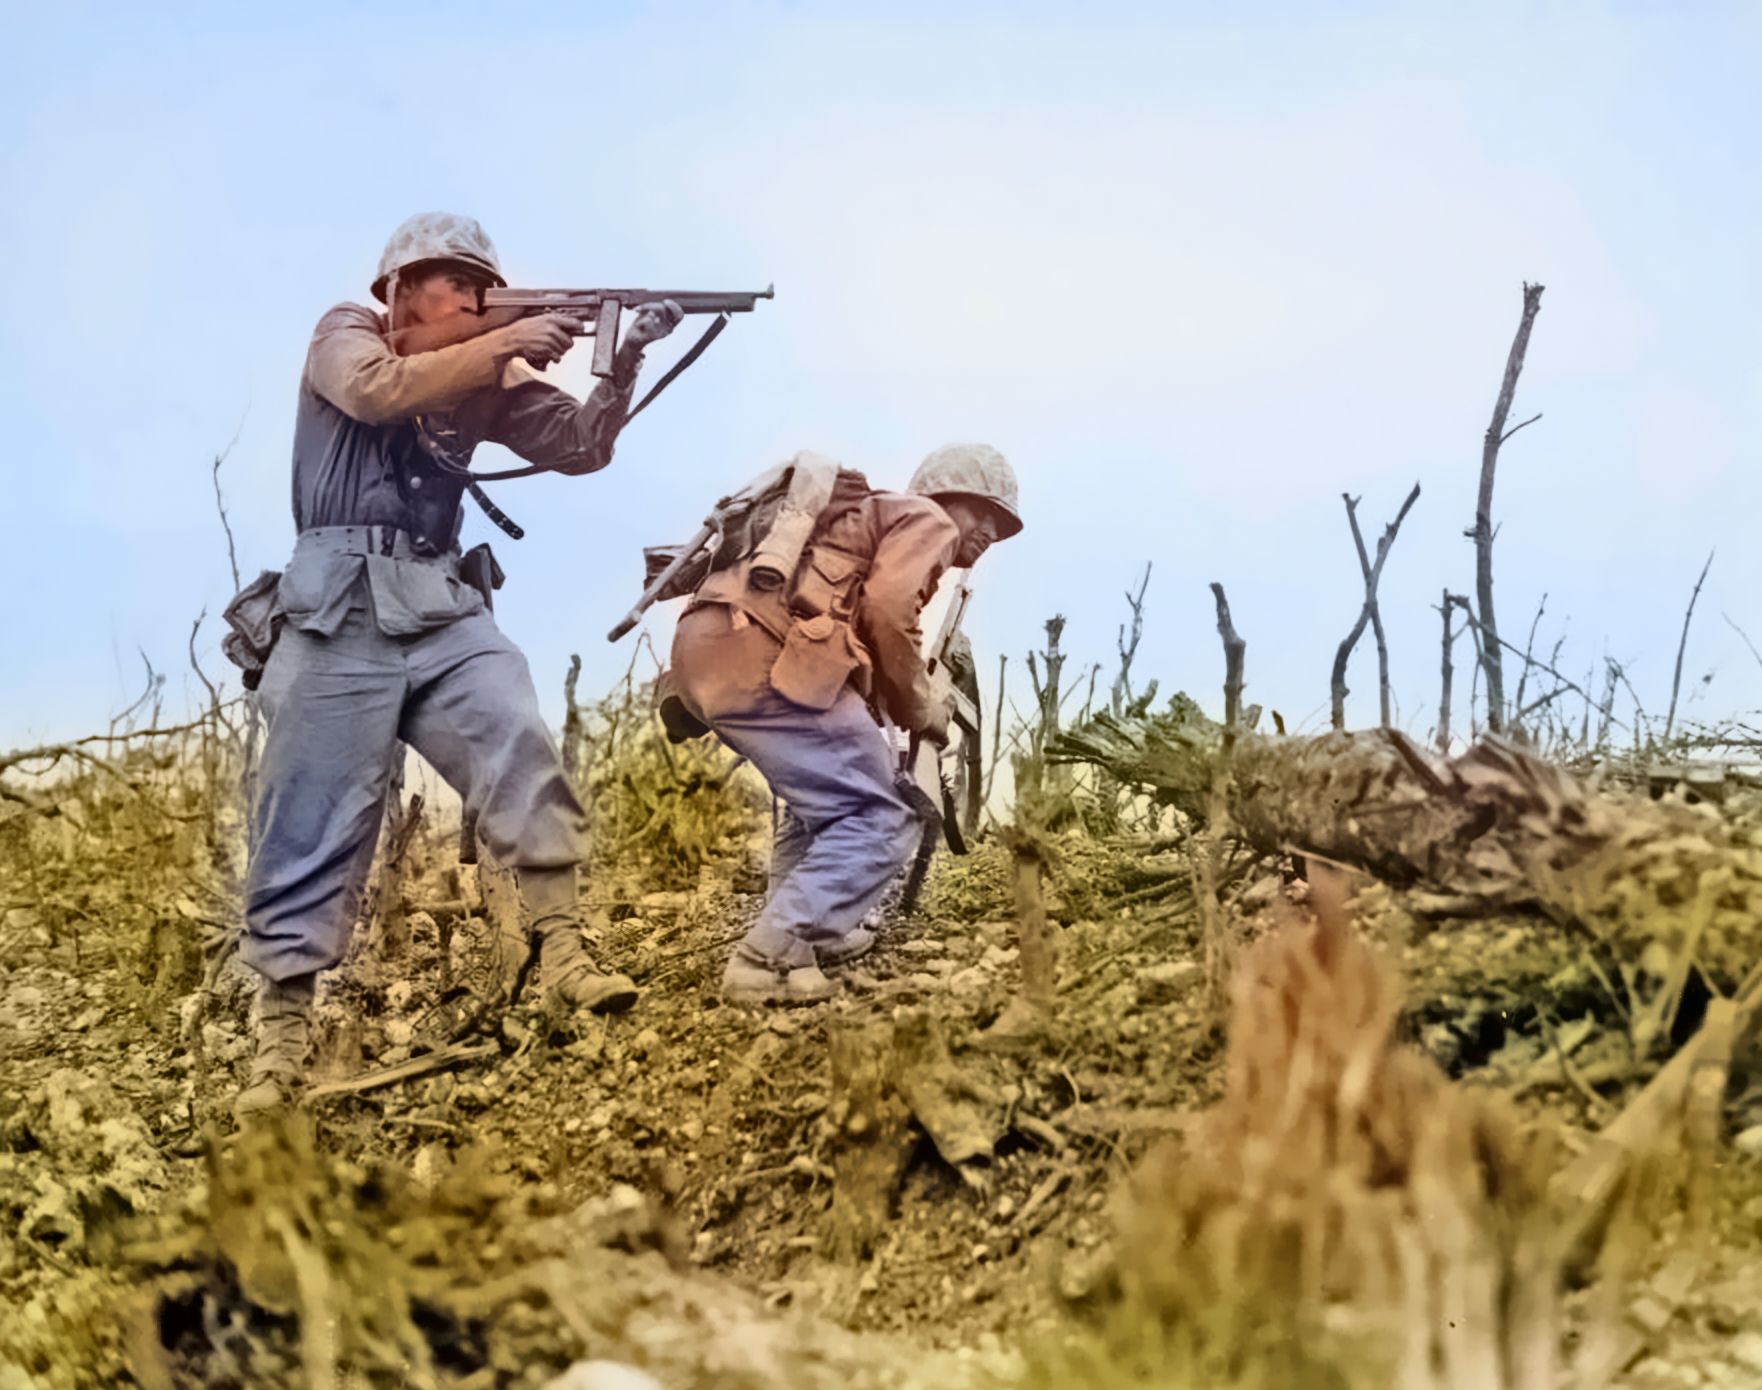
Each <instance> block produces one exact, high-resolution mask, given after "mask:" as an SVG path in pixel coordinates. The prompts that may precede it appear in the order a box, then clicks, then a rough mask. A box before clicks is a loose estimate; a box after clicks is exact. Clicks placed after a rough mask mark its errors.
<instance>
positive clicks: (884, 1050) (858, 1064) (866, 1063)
mask: <svg viewBox="0 0 1762 1390" xmlns="http://www.w3.org/2000/svg"><path fill="white" fill-rule="evenodd" d="M890 1034H891V1025H888V1024H869V1025H866V1026H857V1025H851V1024H835V1025H833V1026H832V1028H831V1029H830V1037H829V1039H828V1042H829V1045H830V1046H829V1051H830V1054H831V1063H832V1115H831V1118H832V1123H833V1127H834V1136H835V1137H834V1139H833V1146H832V1154H831V1159H832V1174H833V1178H832V1214H831V1229H830V1232H829V1234H830V1245H831V1251H832V1255H833V1257H834V1258H835V1259H841V1260H860V1259H863V1258H864V1257H866V1256H867V1255H868V1254H869V1252H870V1251H871V1250H872V1249H873V1248H874V1245H875V1241H876V1238H877V1237H878V1236H880V1234H881V1232H882V1231H883V1230H884V1229H886V1227H887V1223H888V1221H889V1220H890V1219H891V1217H892V1213H893V1196H894V1193H895V1191H896V1190H897V1189H898V1187H899V1181H900V1178H901V1177H902V1176H903V1175H904V1173H905V1166H906V1162H907V1160H908V1159H909V1158H910V1157H911V1151H912V1147H913V1145H914V1144H915V1143H916V1142H917V1136H916V1134H915V1133H914V1132H913V1130H912V1112H911V1108H910V1107H909V1106H908V1105H907V1104H906V1103H905V1100H904V1099H903V1098H902V1097H901V1096H900V1094H899V1092H898V1089H897V1087H896V1085H895V1083H896V1080H897V1074H896V1068H895V1065H894V1063H895V1059H894V1053H893V1048H892V1046H891V1045H890V1042H891V1040H890Z"/></svg>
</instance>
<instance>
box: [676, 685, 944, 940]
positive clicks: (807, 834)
mask: <svg viewBox="0 0 1762 1390" xmlns="http://www.w3.org/2000/svg"><path fill="white" fill-rule="evenodd" d="M709 723H710V726H711V727H712V728H713V729H714V730H715V731H716V733H717V735H718V736H719V737H720V738H721V739H722V741H723V742H724V743H726V744H727V745H728V746H729V747H730V748H732V749H734V751H735V752H737V753H739V754H741V755H742V756H743V757H745V758H746V759H747V760H748V761H749V762H750V763H752V765H753V766H754V767H756V768H757V769H758V770H759V771H760V772H761V773H763V774H764V777H765V780H766V781H767V782H769V783H770V784H771V790H772V791H773V792H775V793H776V794H777V795H778V796H779V797H780V798H781V799H782V800H783V801H784V802H785V803H786V806H785V809H784V811H783V814H782V816H781V817H780V818H779V820H778V825H777V835H776V839H775V842H774V843H773V845H772V848H771V894H770V897H769V898H768V899H767V900H766V903H765V906H764V909H763V911H761V912H760V914H759V917H758V920H757V921H755V922H754V923H753V926H752V929H751V930H750V931H749V932H748V933H747V935H746V938H745V940H744V941H743V943H742V944H743V946H744V947H745V949H746V951H747V952H748V953H749V954H751V955H754V956H758V957H760V958H762V959H764V960H767V961H769V962H772V963H774V964H777V965H806V964H811V963H812V961H813V955H812V948H813V947H814V946H815V945H822V944H825V943H827V942H830V941H836V940H837V939H838V938H839V937H841V936H843V935H844V934H845V933H846V932H848V931H850V930H851V928H853V927H855V926H856V925H857V924H858V923H860V922H861V921H862V920H863V918H864V917H866V916H867V915H868V914H869V912H870V911H871V910H872V909H873V908H874V906H875V905H876V904H877V903H878V902H880V901H881V897H882V895H883V894H884V893H885V892H886V891H887V887H888V885H889V884H890V883H891V882H892V881H893V878H894V875H895V874H897V873H898V872H899V871H900V869H901V868H903V867H904V865H905V863H906V861H907V860H908V859H910V858H911V856H912V853H913V851H914V850H915V849H916V848H917V843H918V831H919V822H918V820H917V817H916V816H914V815H913V814H912V811H911V808H910V807H908V806H907V805H906V803H905V801H904V799H903V798H902V797H901V796H900V795H899V793H898V792H897V791H896V790H895V789H894V785H893V758H892V755H891V753H890V752H889V749H888V744H887V739H886V736H885V735H884V734H883V733H882V732H881V730H880V729H879V728H878V727H877V726H876V724H875V721H874V719H873V718H872V717H871V716H870V714H869V711H868V707H867V706H866V705H865V704H864V703H863V700H862V697H861V696H859V695H858V694H857V693H856V692H855V691H854V690H851V689H848V688H847V689H846V690H845V691H844V693H843V694H841V695H840V696H839V697H838V701H837V703H836V704H834V705H833V706H832V708H831V709H829V710H824V711H819V710H808V709H803V708H802V707H801V706H799V705H792V704H790V703H789V701H787V700H785V699H784V698H783V697H782V696H780V695H777V694H776V693H774V692H771V693H769V694H768V695H766V696H762V697H760V698H759V699H758V700H756V701H755V702H754V704H753V705H752V706H751V707H750V708H748V709H745V710H742V711H740V712H739V713H730V712H723V713H721V714H718V715H716V716H715V717H714V718H713V719H711V720H710V721H709Z"/></svg>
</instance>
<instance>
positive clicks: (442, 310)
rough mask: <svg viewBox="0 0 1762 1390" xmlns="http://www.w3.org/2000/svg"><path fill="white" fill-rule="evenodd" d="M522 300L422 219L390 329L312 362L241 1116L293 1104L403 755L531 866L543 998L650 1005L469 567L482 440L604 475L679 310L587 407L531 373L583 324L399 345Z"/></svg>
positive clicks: (652, 319)
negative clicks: (256, 1004) (462, 540)
mask: <svg viewBox="0 0 1762 1390" xmlns="http://www.w3.org/2000/svg"><path fill="white" fill-rule="evenodd" d="M505 283H506V282H505V281H504V280H503V278H502V273H501V269H500V266H499V265H498V263H497V260H496V253H495V249H494V247H493V246H491V244H490V241H489V239H488V237H486V236H485V235H484V233H483V229H482V228H481V227H479V226H478V224H477V223H476V222H475V221H473V220H471V219H470V218H466V217H455V216H451V215H448V214H444V213H428V214H422V215H419V216H416V217H413V218H411V219H410V220H409V221H408V222H406V223H405V224H404V225H403V226H401V227H400V228H398V230H397V231H396V232H395V233H394V234H393V235H392V238H391V241H390V243H389V244H388V245H387V247H386V249H385V254H384V256H383V257H382V259H381V261H380V265H379V273H378V276H377V277H376V278H375V280H374V281H373V286H372V288H373V294H374V296H375V297H376V298H377V299H379V300H380V301H381V302H382V303H384V304H385V305H386V306H387V312H386V313H384V314H381V313H377V312H375V311H373V310H371V309H367V308H363V307H361V306H359V305H355V304H343V305H339V306H338V307H337V308H334V309H332V310H331V311H330V312H329V313H327V314H325V315H324V317H323V318H322V319H321V320H319V323H318V327H317V330H316V332H315V333H314V334H313V338H312V343H311V347H310V349H309V350H308V352H307V356H306V365H305V371H304V374H303V375H302V377H301V380H300V394H299V403H298V411H297V415H296V417H295V424H294V458H293V475H294V477H293V483H294V486H293V507H294V525H295V527H296V529H297V531H298V533H299V534H298V538H297V540H296V542H295V545H294V554H293V558H292V559H291V560H290V561H289V562H288V566H287V569H286V571H285V572H283V573H282V575H281V577H280V582H279V585H277V586H275V587H274V588H273V590H266V591H265V593H264V595H263V600H264V603H265V604H266V605H272V606H273V612H274V616H275V618H276V619H277V620H278V621H276V622H275V623H273V624H270V626H271V627H272V629H279V633H280V635H279V638H278V639H276V640H275V643H274V647H273V650H272V652H271V653H270V655H269V656H268V659H267V664H266V665H265V666H264V667H263V669H262V671H261V684H260V693H261V697H262V702H263V708H264V711H265V713H266V715H267V718H268V734H267V738H266V742H265V746H264V750H263V762H262V767H261V771H260V781H259V787H258V793H257V798H256V804H255V806H254V808H253V812H252V823H251V854H250V863H249V869H248V871H247V882H246V886H245V924H246V929H245V936H244V939H243V942H242V945H241V948H240V954H241V956H242V957H243V959H244V961H245V963H246V964H247V965H249V966H251V967H252V968H253V969H255V970H256V971H258V972H259V973H260V974H261V975H262V976H263V980H264V983H263V985H262V990H261V997H260V1008H259V1029H258V1041H257V1053H256V1058H255V1061H254V1063H253V1065H252V1069H251V1079H250V1082H249V1084H248V1086H247V1087H246V1088H245V1090H244V1091H243V1092H241V1094H240V1095H239V1097H238V1099H237V1101H236V1102H235V1105H234V1113H235V1115H236V1116H237V1117H238V1118H240V1119H241V1120H244V1119H247V1118H250V1117H251V1116H253V1115H256V1114H260V1113H262V1112H264V1111H268V1110H273V1109H278V1108H280V1107H282V1106H284V1105H286V1104H287V1103H288V1102H289V1100H290V1099H291V1098H292V1096H293V1094H294V1092H295V1091H296V1090H297V1089H298V1086H299V1084H300V1081H301V1077H302V1072H303V1067H304V1061H305V1054H306V1049H307V1044H308V1023H309V1019H310V1015H311V1010H312V999H313V985H314V981H315V979H316V976H317V972H319V971H320V970H324V969H326V968H328V967H330V966H333V965H335V964H336V963H337V962H338V961H339V960H341V959H342V956H343V953H344V950H345V948H346V946H347V944H348V939H349V933H350V930H351V926H352V923H353V920H354V915H355V909H356V905H357V902H358V900H359V897H360V893H361V889H362V887H363V884H364V881H365V879H366V876H367V873H368V869H369V866H370V863H371V860H372V857H373V851H374V844H375V840H376V838H377V833H378V830H379V825H380V821H381V817H382V813H383V808H384V805H385V797H386V787H387V782H388V778H389V776H390V773H391V770H392V760H393V758H394V756H397V755H398V754H399V752H400V751H401V750H400V741H401V742H402V743H407V744H409V745H410V746H411V747H413V748H415V749H416V750H417V752H419V753H420V754H422V756H423V757H424V758H426V759H427V760H428V761H429V762H430V763H432V764H433V765H434V767H435V768H436V769H437V770H438V771H439V772H440V774H441V775H442V776H443V777H444V778H446V780H447V781H448V783H450V784H451V785H452V786H453V787H454V788H455V789H456V790H457V791H458V792H459V794H460V795H461V797H462V798H463V800H464V804H465V808H466V810H467V812H468V813H469V814H474V815H475V817H476V820H477V828H478V832H479V833H480V834H481V835H482V836H483V839H484V841H485V843H486V844H487V845H488V847H489V848H490V850H491V851H492V852H493V853H494V854H495V856H496V858H497V859H498V860H500V861H501V862H502V863H504V864H511V865H512V866H514V868H515V870H516V875H517V879H518V883H519V888H520V895H521V899H522V903H523V908H524V912H525V916H526V920H527V923H528V926H529V929H530V931H531V932H532V933H534V934H535V935H536V937H537V939H538V943H539V971H538V973H539V985H540V987H541V989H543V990H544V991H545V992H546V993H547V994H548V995H550V996H554V997H556V998H559V999H561V1000H562V1001H564V1002H565V1003H567V1004H568V1005H571V1006H574V1007H577V1008H582V1009H590V1010H594V1011H599V1012H604V1011H611V1010H619V1009H625V1008H628V1007H629V1006H630V1005H631V1004H632V1003H633V1002H634V1001H635V998H636V990H635V987H634V986H633V985H632V984H631V982H630V980H628V979H627V978H626V977H624V976H623V975H618V974H609V973H607V972H605V971H603V970H602V969H601V968H600V966H599V965H598V964H597V963H596V962H595V961H594V960H593V958H592V957H591V956H590V955H589V954H588V952H587V950H586V948H585V946H584V944H583V941H582V937H581V930H580V925H579V910H578V895H577V883H576V866H577V864H578V863H579V861H580V859H581V857H582V849H583V844H582V840H583V833H584V830H585V817H584V815H583V811H582V807H581V805H580V803H579V802H578V801H577V799H576V796H575V792H574V790H573V789H572V788H571V787H570V785H569V781H568V779H567V778H566V777H565V775H564V772H563V768H562V764H561V762H560V760H559V758H558V754H557V750H556V747H555V745H554V743H553V742H552V740H551V737H550V735H549V732H548V731H547V730H546V728H545V725H544V722H543V720H542V719H541V718H540V716H539V708H538V698H537V695H536V692H535V691H534V689H533V684H532V676H531V673H530V672H529V671H528V669H527V665H526V659H525V658H524V657H523V656H522V655H521V654H520V651H519V649H518V648H516V647H515V646H514V644H513V643H512V642H510V641H509V640H508V639H507V637H505V636H504V635H503V634H502V632H501V630H500V629H499V628H498V627H497V626H496V624H495V621H494V619H493V618H492V617H491V616H490V612H489V607H488V602H487V600H488V597H489V589H490V588H491V583H490V582H488V580H487V579H486V578H484V574H485V572H486V571H493V569H494V564H493V561H489V562H488V563H487V564H480V565H478V566H475V567H470V566H468V567H467V568H466V572H465V573H464V574H463V575H462V574H461V560H462V557H461V555H460V551H459V530H460V524H461V521H462V515H461V506H460V501H461V497H462V495H463V491H464V488H465V486H466V478H465V476H464V470H465V466H466V464H467V463H468V461H469V459H470V457H471V452H472V450H473V449H474V448H475V447H476V445H477V444H478V443H480V442H482V441H484V440H494V441H496V442H498V443H501V444H505V445H507V446H508V447H509V448H510V449H512V450H514V452H516V453H518V454H519V455H521V456H522V457H523V458H525V459H527V460H528V461H530V462H532V463H536V464H540V465H543V466H545V467H547V468H552V469H555V470H557V471H558V472H562V473H571V474H574V473H590V472H593V471H594V470H596V469H599V468H604V467H605V466H606V464H607V463H609V462H610V461H611V457H612V445H613V441H614V440H615V438H616V437H617V433H618V430H619V428H620V427H621V426H622V424H623V422H624V419H625V416H626V414H627V412H628V409H629V398H630V388H631V385H632V384H633V382H634V380H635V377H636V372H637V368H638V367H639V365H640V363H641V358H642V350H643V348H644V346H645V345H646V344H647V343H649V342H652V341H654V340H655V339H657V338H660V337H662V336H664V335H665V334H667V333H668V332H670V331H671V330H672V328H673V327H674V325H675V324H676V323H677V322H678V318H679V312H678V307H677V306H676V305H672V304H667V305H663V306H657V307H656V308H653V309H649V310H645V311H644V312H643V313H642V314H641V315H640V316H639V317H638V318H637V320H636V321H635V322H634V323H633V324H632V325H631V328H630V331H629V333H628V334H627V335H626V338H625V341H624V344H623V346H622V347H621V348H620V349H619V354H618V358H617V360H616V365H615V369H614V371H613V373H612V375H611V376H610V377H609V378H607V379H605V380H603V381H601V382H600V383H599V384H597V385H596V386H595V388H594V390H593V391H592V393H591V394H590V395H589V396H588V397H587V399H586V400H585V401H581V402H577V401H576V400H574V399H573V398H572V397H570V396H569V395H567V394H566V393H564V392H563V391H560V390H558V389H557V388H556V387H554V386H551V385H548V384H547V383H545V382H544V381H542V380H540V379H539V378H538V377H537V376H536V375H535V374H534V373H533V372H531V371H530V370H528V365H530V366H535V367H545V366H548V365H549V364H550V363H552V362H554V361H556V360H557V359H558V358H560V357H561V356H562V355H563V354H564V353H565V352H566V351H567V350H568V349H569V347H570V346H571V345H572V343H573V342H574V335H575V334H576V333H579V332H580V331H581V327H582V325H581V324H579V323H577V322H574V321H571V320H567V319H562V318H557V317H540V318H526V319H521V320H518V321H516V322H514V323H511V324H507V325H506V326H503V327H499V328H494V329H492V330H491V331H488V332H484V333H482V334H480V335H478V336H475V337H470V338H468V339H466V340H465V341H463V342H459V343H457V344H455V345H453V346H449V347H441V348H437V349H435V350H433V351H427V352H414V353H411V354H410V355H400V354H399V353H398V352H397V351H396V350H395V349H394V347H393V340H392V336H391V335H393V334H394V333H397V332H398V331H400V330H404V329H408V328H413V327H418V326H421V325H429V324H434V323H436V322H438V321H441V320H446V319H450V318H452V317H454V316H456V315H459V314H462V313H468V312H475V310H476V306H477V302H478V301H477V292H478V290H479V288H480V287H483V286H489V285H494V286H500V285H503V284H505ZM482 558H483V559H485V560H487V556H484V557H482ZM474 572H475V573H476V574H477V576H478V584H479V585H480V587H474V584H473V582H471V581H472V576H473V573H474ZM249 592H250V591H247V593H249ZM243 598H244V596H243V595H241V599H243ZM236 606H237V605H236V604H235V607H236ZM259 616H261V615H259ZM255 626H256V627H257V629H258V630H259V631H260V630H261V629H262V627H263V626H264V625H263V624H262V623H258V624H256V625H255Z"/></svg>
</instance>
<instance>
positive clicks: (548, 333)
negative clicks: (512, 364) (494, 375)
mask: <svg viewBox="0 0 1762 1390" xmlns="http://www.w3.org/2000/svg"><path fill="white" fill-rule="evenodd" d="M497 331H498V332H500V333H502V334H504V335H506V336H505V338H504V340H503V346H504V347H506V348H507V350H508V356H509V357H523V358H525V359H526V361H527V362H528V363H530V364H531V365H532V366H533V367H535V368H537V369H538V370H539V371H541V372H542V371H543V370H544V369H545V368H546V367H548V366H550V365H551V364H552V363H553V362H558V361H560V360H562V357H563V354H564V353H566V352H568V351H569V349H570V348H572V347H574V346H575V340H576V338H577V337H579V336H580V335H581V334H582V333H583V332H585V331H586V329H585V325H584V324H583V323H582V322H581V320H580V319H577V318H571V317H570V316H569V315H567V314H538V315H535V316H534V317H532V318H525V319H519V320H517V321H516V322H514V323H511V324H509V325H508V326H507V327H506V328H502V329H499V330H497Z"/></svg>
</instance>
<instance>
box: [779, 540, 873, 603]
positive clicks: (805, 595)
mask: <svg viewBox="0 0 1762 1390" xmlns="http://www.w3.org/2000/svg"><path fill="white" fill-rule="evenodd" d="M868 575H869V557H868V556H866V555H852V554H851V553H850V552H849V551H846V550H834V549H833V548H832V547H831V546H828V545H816V546H815V547H814V548H813V549H812V550H810V551H809V552H808V554H807V558H806V559H804V560H803V561H802V563H801V566H800V568H798V569H797V570H796V573H795V592H794V593H792V594H791V595H790V599H789V606H790V608H791V610H793V611H794V612H796V613H800V614H804V615H806V616H808V617H814V616H816V615H817V614H821V613H830V614H831V615H832V616H833V617H835V618H849V617H850V615H851V613H853V612H854V611H855V610H856V604H857V590H859V589H860V588H861V587H862V584H863V580H865V579H866V578H868Z"/></svg>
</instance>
